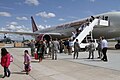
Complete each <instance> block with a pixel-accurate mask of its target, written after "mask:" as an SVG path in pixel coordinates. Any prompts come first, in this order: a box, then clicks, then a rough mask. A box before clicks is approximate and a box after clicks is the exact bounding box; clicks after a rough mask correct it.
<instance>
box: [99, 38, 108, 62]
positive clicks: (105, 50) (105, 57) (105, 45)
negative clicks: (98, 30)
mask: <svg viewBox="0 0 120 80" xmlns="http://www.w3.org/2000/svg"><path fill="white" fill-rule="evenodd" d="M101 46H102V53H103V58H102V59H101V60H103V61H108V59H107V54H106V52H107V48H108V42H107V40H106V39H105V38H104V37H102V43H101Z"/></svg>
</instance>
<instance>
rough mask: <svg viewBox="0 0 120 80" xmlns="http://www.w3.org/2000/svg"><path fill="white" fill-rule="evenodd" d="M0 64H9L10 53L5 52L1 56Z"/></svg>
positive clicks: (5, 65)
mask: <svg viewBox="0 0 120 80" xmlns="http://www.w3.org/2000/svg"><path fill="white" fill-rule="evenodd" d="M1 65H2V66H3V67H9V65H10V54H9V53H8V54H6V55H5V56H2V58H1Z"/></svg>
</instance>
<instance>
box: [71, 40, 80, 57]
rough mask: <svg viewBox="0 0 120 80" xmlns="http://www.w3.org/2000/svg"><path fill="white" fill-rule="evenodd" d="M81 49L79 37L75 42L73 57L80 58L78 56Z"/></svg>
mask: <svg viewBox="0 0 120 80" xmlns="http://www.w3.org/2000/svg"><path fill="white" fill-rule="evenodd" d="M79 51H80V46H79V43H78V39H76V42H75V43H74V54H73V59H75V58H76V59H78V56H79V53H78V52H79Z"/></svg>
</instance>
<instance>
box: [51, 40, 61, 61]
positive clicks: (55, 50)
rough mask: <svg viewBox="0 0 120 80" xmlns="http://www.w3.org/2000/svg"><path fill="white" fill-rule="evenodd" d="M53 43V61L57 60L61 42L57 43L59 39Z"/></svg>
mask: <svg viewBox="0 0 120 80" xmlns="http://www.w3.org/2000/svg"><path fill="white" fill-rule="evenodd" d="M52 43H53V47H52V48H53V49H52V60H54V59H55V60H57V53H58V50H59V48H60V45H59V42H58V41H57V39H56V40H55V41H53V42H52Z"/></svg>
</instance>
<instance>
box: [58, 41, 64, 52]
mask: <svg viewBox="0 0 120 80" xmlns="http://www.w3.org/2000/svg"><path fill="white" fill-rule="evenodd" d="M59 44H60V53H63V49H64V45H63V41H62V40H60V41H59Z"/></svg>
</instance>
